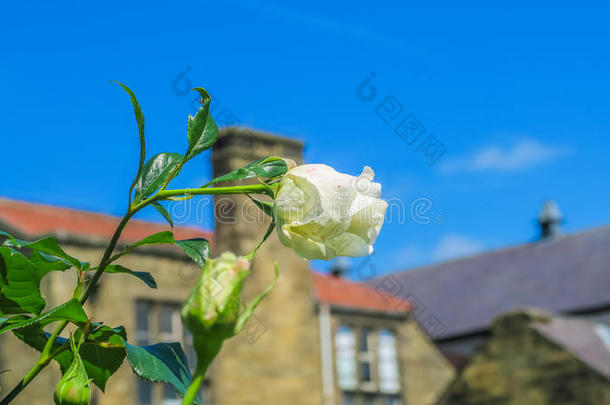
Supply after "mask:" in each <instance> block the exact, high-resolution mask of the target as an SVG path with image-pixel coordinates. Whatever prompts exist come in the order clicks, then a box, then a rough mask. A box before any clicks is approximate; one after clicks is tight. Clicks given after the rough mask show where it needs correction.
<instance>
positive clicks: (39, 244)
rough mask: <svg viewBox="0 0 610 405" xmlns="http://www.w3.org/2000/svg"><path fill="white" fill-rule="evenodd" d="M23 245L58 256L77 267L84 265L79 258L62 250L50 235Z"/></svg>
mask: <svg viewBox="0 0 610 405" xmlns="http://www.w3.org/2000/svg"><path fill="white" fill-rule="evenodd" d="M24 247H26V248H29V249H33V250H37V251H39V252H43V253H46V254H48V255H53V256H56V257H60V258H62V259H64V260H65V261H67V262H68V263H70V264H71V265H72V266H74V267H76V268H78V269H80V268H82V267H83V266H84V265H85V263H81V261H80V260H78V259H76V258H74V257H72V256H70V255H69V254H67V253H66V252H64V250H63V249H62V248H61V247H60V246H59V244H58V243H57V240H56V239H55V238H54V237H52V236H49V237H48V238H44V239H40V240H37V241H35V242H32V243H28V244H27V245H25V246H24Z"/></svg>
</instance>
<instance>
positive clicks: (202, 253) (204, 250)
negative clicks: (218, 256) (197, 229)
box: [176, 238, 210, 267]
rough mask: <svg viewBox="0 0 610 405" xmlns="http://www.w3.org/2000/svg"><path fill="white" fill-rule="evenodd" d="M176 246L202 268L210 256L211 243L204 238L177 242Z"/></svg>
mask: <svg viewBox="0 0 610 405" xmlns="http://www.w3.org/2000/svg"><path fill="white" fill-rule="evenodd" d="M176 245H178V246H180V247H181V248H182V250H184V252H185V253H186V254H187V255H188V256H189V257H190V258H191V259H193V260H194V261H195V263H197V264H198V265H199V266H201V267H203V266H204V265H205V261H206V260H207V258H208V257H209V256H210V242H208V241H207V240H205V239H203V238H193V239H183V240H177V241H176Z"/></svg>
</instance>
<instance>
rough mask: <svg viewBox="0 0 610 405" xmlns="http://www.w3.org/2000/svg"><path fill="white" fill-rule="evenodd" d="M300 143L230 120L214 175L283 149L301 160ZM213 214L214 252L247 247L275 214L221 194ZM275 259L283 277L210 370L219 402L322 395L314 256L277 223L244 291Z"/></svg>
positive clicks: (301, 402) (267, 279)
mask: <svg viewBox="0 0 610 405" xmlns="http://www.w3.org/2000/svg"><path fill="white" fill-rule="evenodd" d="M302 151H303V143H302V142H300V141H297V140H295V139H290V138H285V137H280V136H275V135H271V134H267V133H262V132H258V131H253V130H249V129H244V128H226V129H223V130H221V131H220V133H219V136H218V142H217V143H216V144H215V145H214V149H213V150H212V165H213V173H214V177H216V176H220V175H223V174H226V173H228V172H230V171H232V170H235V169H239V168H241V167H243V166H245V165H246V164H248V163H251V162H253V161H255V160H258V159H261V158H263V157H267V156H281V157H285V158H289V159H292V160H294V161H295V162H297V163H299V164H300V163H302V160H303V156H302ZM247 182H250V181H247ZM251 182H256V180H255V179H252V180H251ZM257 198H260V199H265V197H264V196H257ZM215 220H216V229H215V244H214V255H218V254H220V253H222V252H224V251H227V250H230V251H233V252H234V253H235V254H240V255H245V254H247V253H248V252H250V251H251V250H252V249H253V248H254V247H256V244H257V243H258V242H259V241H260V240H261V238H262V237H263V235H264V234H265V232H266V230H267V228H268V227H269V224H270V222H271V220H270V218H269V217H268V216H267V215H266V214H264V213H262V212H260V214H259V209H258V208H257V207H256V206H255V205H254V204H253V203H252V202H251V201H250V200H249V199H248V198H247V197H246V196H242V195H226V196H217V197H216V199H215ZM276 261H277V263H278V266H279V271H280V276H279V279H278V281H277V284H276V285H275V287H274V288H273V290H271V292H270V293H269V295H268V296H267V297H266V298H265V299H264V300H263V301H262V302H261V304H260V305H259V306H258V307H257V308H256V310H255V311H254V316H253V317H252V318H251V319H250V321H249V322H248V325H247V326H246V328H245V329H244V330H243V331H242V332H241V333H240V334H239V335H238V336H236V337H234V338H232V339H229V340H228V341H226V342H225V343H224V345H223V348H222V350H221V352H220V356H219V358H218V359H217V360H216V361H215V363H214V365H213V367H212V369H211V370H210V371H211V378H210V379H211V385H210V388H211V394H212V396H213V398H214V402H215V403H219V404H273V403H290V404H291V405H309V404H315V403H320V393H321V392H322V381H321V377H320V369H321V360H320V335H319V320H318V318H317V314H316V312H315V311H314V308H315V305H314V302H313V299H312V294H311V270H310V268H309V262H307V261H306V260H304V259H302V258H299V257H298V256H296V255H295V253H294V252H293V251H292V249H289V248H287V247H284V246H283V245H282V244H281V242H280V241H279V239H278V237H277V234H276V232H275V231H274V232H273V234H272V235H271V236H270V237H269V239H268V240H267V241H266V242H265V244H263V246H262V247H261V248H260V249H259V251H258V253H257V254H256V259H255V260H254V263H253V269H252V274H251V275H250V276H249V277H248V278H247V279H246V280H245V284H244V295H245V298H246V300H247V301H250V300H252V299H253V298H254V297H256V296H257V295H258V294H260V293H261V292H262V291H263V290H264V289H265V288H266V287H267V286H268V285H269V284H270V283H271V281H272V280H273V275H274V263H275V262H276ZM269 359H273V361H269Z"/></svg>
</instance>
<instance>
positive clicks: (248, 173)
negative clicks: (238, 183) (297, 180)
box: [204, 157, 288, 187]
mask: <svg viewBox="0 0 610 405" xmlns="http://www.w3.org/2000/svg"><path fill="white" fill-rule="evenodd" d="M287 170H288V165H287V164H286V161H285V160H284V159H282V158H279V157H266V158H263V159H260V160H257V161H256V162H252V163H250V164H248V165H246V166H244V167H242V168H240V169H237V170H233V171H232V172H230V173H227V174H225V175H223V176H220V177H216V178H215V179H214V180H212V181H210V182H209V183H207V184H206V185H205V186H204V187H207V186H209V185H212V184H216V183H221V182H224V181H235V180H245V179H250V178H253V177H260V178H262V179H273V178H276V177H279V176H283V175H284V174H285V173H286V171H287Z"/></svg>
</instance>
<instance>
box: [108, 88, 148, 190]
mask: <svg viewBox="0 0 610 405" xmlns="http://www.w3.org/2000/svg"><path fill="white" fill-rule="evenodd" d="M114 83H117V84H118V85H119V86H121V87H122V88H123V90H125V91H126V92H127V94H129V97H130V99H131V104H133V112H134V113H135V115H136V122H137V124H138V135H139V137H140V163H139V164H138V173H137V174H136V179H137V178H138V176H139V175H140V173H141V172H142V167H143V166H144V160H145V159H146V139H145V137H144V114H142V109H141V108H140V103H138V100H137V99H136V95H135V94H133V91H131V89H130V88H129V87H127V86H126V85H124V84H123V83H121V82H117V81H114Z"/></svg>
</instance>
